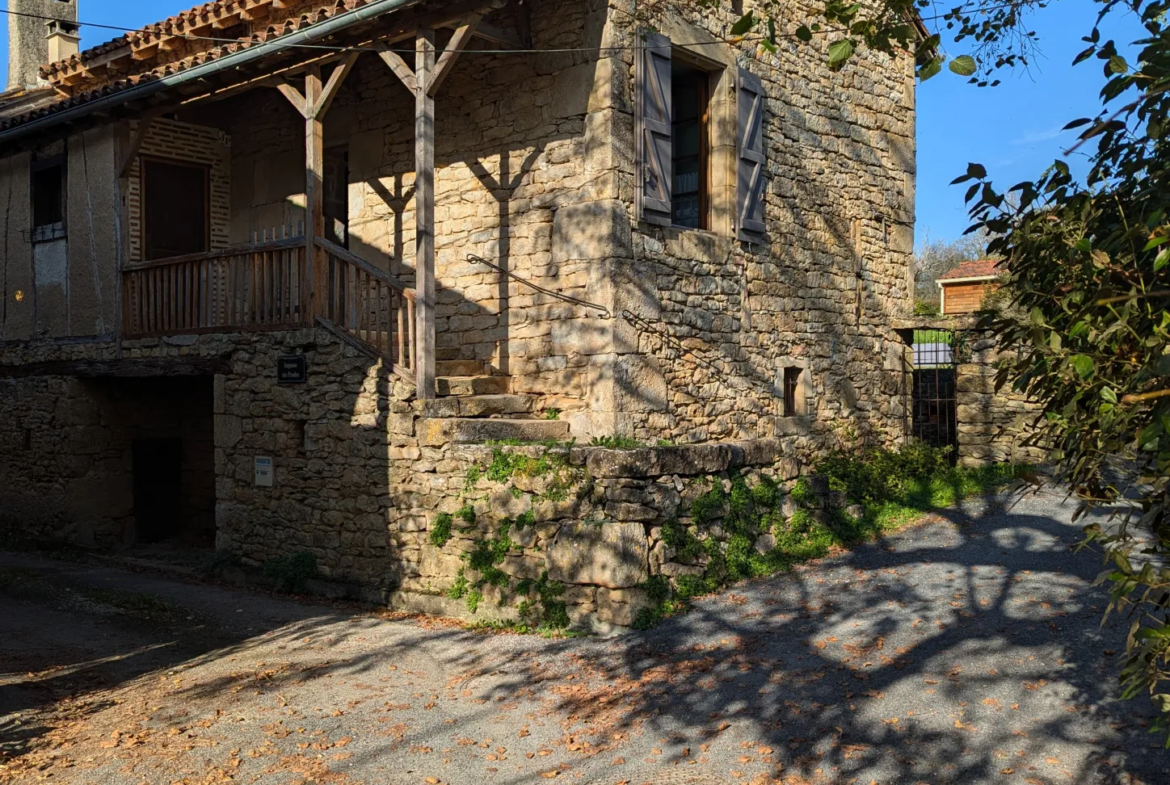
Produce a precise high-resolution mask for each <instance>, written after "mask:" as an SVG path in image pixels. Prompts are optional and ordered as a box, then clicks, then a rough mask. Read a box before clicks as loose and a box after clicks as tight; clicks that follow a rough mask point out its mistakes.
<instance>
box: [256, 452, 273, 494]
mask: <svg viewBox="0 0 1170 785" xmlns="http://www.w3.org/2000/svg"><path fill="white" fill-rule="evenodd" d="M273 474H274V473H273V470H272V459H271V458H257V459H256V484H257V485H258V486H260V487H261V488H271V487H272V479H273Z"/></svg>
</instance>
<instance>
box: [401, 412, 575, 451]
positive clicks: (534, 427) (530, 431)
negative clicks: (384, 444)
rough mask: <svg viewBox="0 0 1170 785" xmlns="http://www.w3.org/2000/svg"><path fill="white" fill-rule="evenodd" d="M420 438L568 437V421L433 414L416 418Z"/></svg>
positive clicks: (434, 442) (429, 442) (431, 442)
mask: <svg viewBox="0 0 1170 785" xmlns="http://www.w3.org/2000/svg"><path fill="white" fill-rule="evenodd" d="M418 433H419V436H420V440H421V441H422V443H423V445H425V446H428V447H438V446H441V445H444V444H449V443H452V442H454V443H456V444H483V443H484V442H497V441H510V440H518V441H522V442H542V441H547V440H549V439H557V440H564V439H568V437H569V424H568V423H567V422H560V421H559V420H476V419H467V418H462V417H459V418H456V417H451V418H441V419H439V418H432V419H424V420H419V430H418Z"/></svg>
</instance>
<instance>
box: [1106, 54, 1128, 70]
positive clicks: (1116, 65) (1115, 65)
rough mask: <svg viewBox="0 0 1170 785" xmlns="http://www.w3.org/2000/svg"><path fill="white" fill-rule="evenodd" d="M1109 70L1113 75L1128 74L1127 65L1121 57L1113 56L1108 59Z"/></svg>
mask: <svg viewBox="0 0 1170 785" xmlns="http://www.w3.org/2000/svg"><path fill="white" fill-rule="evenodd" d="M1109 70H1110V71H1112V72H1113V73H1115V74H1125V73H1129V63H1127V62H1125V58H1124V57H1122V56H1121V55H1113V57H1110V58H1109Z"/></svg>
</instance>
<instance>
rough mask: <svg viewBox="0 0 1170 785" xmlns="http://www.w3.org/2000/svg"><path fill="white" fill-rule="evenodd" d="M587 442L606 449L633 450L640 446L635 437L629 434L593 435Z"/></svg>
mask: <svg viewBox="0 0 1170 785" xmlns="http://www.w3.org/2000/svg"><path fill="white" fill-rule="evenodd" d="M589 444H590V445H592V446H594V447H604V448H606V449H607V450H634V449H637V448H638V447H641V446H642V445H641V443H640V442H639V441H638V440H637V439H634V438H632V437H630V436H595V437H593V441H591V442H589Z"/></svg>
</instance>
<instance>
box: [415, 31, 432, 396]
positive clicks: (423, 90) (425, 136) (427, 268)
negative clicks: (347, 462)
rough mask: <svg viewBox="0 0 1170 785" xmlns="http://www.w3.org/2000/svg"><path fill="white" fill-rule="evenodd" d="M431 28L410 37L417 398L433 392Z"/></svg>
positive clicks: (430, 394)
mask: <svg viewBox="0 0 1170 785" xmlns="http://www.w3.org/2000/svg"><path fill="white" fill-rule="evenodd" d="M434 73H435V31H434V30H432V29H427V28H424V29H420V30H419V31H418V38H417V39H415V67H414V76H415V79H416V80H417V81H418V90H417V91H416V92H415V126H414V173H415V174H414V177H415V180H414V215H415V253H414V265H415V287H416V296H417V301H418V303H417V307H416V309H415V315H416V322H417V326H416V335H417V336H418V337H417V343H418V345H417V346H415V347H414V349H415V363H416V365H415V368H416V372H415V387H416V395H417V396H418V398H419V399H420V400H424V401H426V400H431V399H433V398H434V397H435V98H434V96H433V95H432V94H431V90H430V87H431V80H432V78H433V76H434Z"/></svg>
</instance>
